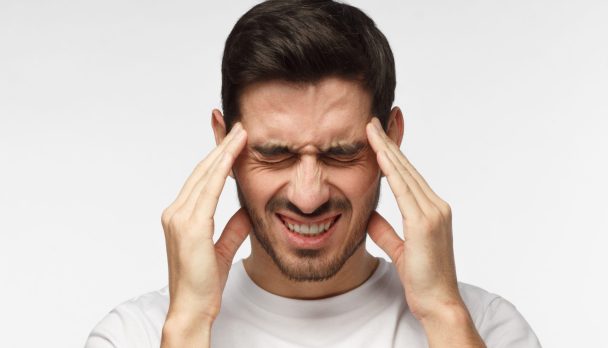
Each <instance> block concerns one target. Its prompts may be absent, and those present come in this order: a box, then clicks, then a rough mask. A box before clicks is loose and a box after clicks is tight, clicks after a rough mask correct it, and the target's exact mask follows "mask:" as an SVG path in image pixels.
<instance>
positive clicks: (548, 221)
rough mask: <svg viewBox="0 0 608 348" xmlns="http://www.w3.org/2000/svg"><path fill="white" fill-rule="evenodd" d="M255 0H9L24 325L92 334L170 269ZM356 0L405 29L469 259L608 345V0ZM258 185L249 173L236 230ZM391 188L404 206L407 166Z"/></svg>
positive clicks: (9, 178) (464, 257) (8, 76)
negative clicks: (163, 220)
mask: <svg viewBox="0 0 608 348" xmlns="http://www.w3.org/2000/svg"><path fill="white" fill-rule="evenodd" d="M254 3H256V2H255V1H230V2H228V1H223V2H201V1H135V0H128V1H125V0H121V1H117V0H110V1H75V0H57V1H40V0H38V1H33V0H20V1H16V0H0V166H1V167H0V168H1V170H0V222H1V225H0V226H1V232H0V236H1V237H0V238H1V239H0V281H1V287H0V291H1V296H0V309H1V311H2V316H1V318H2V319H0V327H2V328H3V329H2V341H3V343H2V345H3V346H7V347H9V346H10V347H42V346H44V347H78V346H82V345H83V344H84V340H85V338H86V336H87V335H88V333H89V332H90V330H91V329H92V327H93V326H94V325H95V324H96V323H97V322H98V321H99V320H100V319H101V318H102V317H103V316H104V315H105V314H106V313H107V312H108V311H110V310H111V309H112V308H113V307H114V306H116V305H117V304H119V303H121V302H123V301H125V300H127V299H129V298H131V297H134V296H137V295H139V294H142V293H144V292H148V291H152V290H155V289H158V288H161V287H163V286H164V285H165V284H166V281H167V267H166V253H165V247H164V237H163V233H162V227H161V225H160V214H161V212H162V210H163V209H164V208H165V207H166V206H168V205H169V204H170V203H171V202H172V200H173V199H174V198H175V196H176V195H177V192H178V191H179V189H180V188H181V186H182V184H183V182H184V181H185V180H186V178H187V177H188V176H189V174H190V172H191V170H192V169H193V168H194V166H195V165H196V163H197V162H198V161H199V160H200V159H202V158H203V157H204V156H205V154H206V153H207V152H209V151H210V150H211V149H212V148H213V146H214V142H213V136H212V132H211V129H210V126H209V125H210V114H211V113H210V111H211V108H213V107H219V106H220V95H219V91H220V60H221V54H222V50H223V43H224V40H225V38H226V36H227V35H228V33H229V31H230V29H231V28H232V25H233V24H234V23H235V21H236V20H237V19H238V17H239V16H240V15H242V14H243V13H244V12H245V11H246V10H247V9H248V8H249V7H251V6H252V5H253V4H254ZM351 3H352V4H354V5H356V6H360V7H361V8H362V9H363V10H365V11H366V12H367V13H368V14H369V15H371V17H372V18H373V19H374V20H375V21H376V23H377V24H378V26H379V27H380V28H381V30H383V32H384V33H385V35H386V36H387V37H388V39H389V42H390V43H391V45H392V48H393V50H394V54H395V58H396V64H397V79H398V87H397V93H396V101H395V104H396V105H400V106H401V107H402V108H403V110H404V112H405V126H406V129H405V139H404V144H403V146H402V150H403V151H404V152H405V154H406V156H408V158H409V159H410V160H411V161H412V163H413V164H414V165H415V166H416V167H417V168H418V170H419V171H420V172H421V173H422V175H423V176H424V177H425V178H426V179H427V181H428V182H429V184H430V185H431V187H432V188H433V189H434V190H435V191H436V192H437V193H438V194H439V195H440V196H441V197H442V198H443V199H444V200H446V201H447V202H449V203H450V204H451V206H452V208H453V212H454V238H455V252H456V258H457V267H458V276H459V279H460V280H461V281H464V282H469V283H472V284H475V285H478V286H480V287H482V288H485V289H487V290H488V291H491V292H495V293H498V294H500V295H502V296H504V297H505V298H507V299H508V300H510V301H511V302H513V303H514V304H515V305H516V306H517V308H518V309H519V310H520V311H521V312H522V313H523V315H524V316H525V317H526V318H527V320H528V321H529V322H530V324H531V325H532V327H533V328H534V329H535V331H536V333H537V334H538V336H539V337H540V339H541V342H542V343H543V345H544V346H547V347H585V346H595V347H598V346H606V344H607V342H606V336H605V335H604V334H603V331H605V328H604V326H605V320H604V316H603V314H604V313H605V311H606V310H607V309H608V306H607V304H608V303H607V302H608V300H607V299H606V295H605V294H606V293H608V286H607V284H606V276H605V265H606V264H608V257H607V256H606V253H605V249H606V242H607V241H608V238H606V233H607V232H608V228H607V227H608V223H607V222H606V216H608V208H607V205H606V194H607V193H608V192H607V191H608V189H607V185H606V177H608V166H607V164H606V158H608V156H607V152H608V141H607V140H606V138H605V133H606V132H607V131H608V122H607V121H606V117H607V116H608V106H607V96H608V46H607V45H606V42H608V40H607V36H608V35H607V33H608V24H607V23H608V21H606V18H608V3H607V2H605V1H599V0H598V1H590V0H583V1H574V0H571V1H555V0H553V1H549V0H533V1H529V0H526V1H523V0H515V1H495V0H488V1H473V0H465V1H448V0H435V1H433V0H431V1H415V2H414V1H382V2H377V1H376V2H374V1H352V2H351ZM237 206H238V203H237V200H236V194H235V190H234V183H233V182H232V181H231V180H229V181H228V183H227V185H226V192H225V193H224V195H223V196H222V198H221V201H220V203H219V207H218V216H217V221H216V225H217V229H218V230H221V228H222V227H223V225H224V224H225V222H226V221H227V219H228V217H229V216H230V215H232V213H233V212H234V211H235V210H236V208H237ZM379 209H380V211H381V213H383V214H384V215H385V216H387V218H388V219H389V221H392V222H393V223H394V224H395V227H396V228H400V227H401V226H400V225H399V221H400V216H399V214H398V210H397V208H396V204H395V203H394V200H393V196H392V194H391V192H390V189H389V188H388V185H385V186H384V188H383V194H382V199H381V205H380V208H379ZM217 234H219V231H218V233H216V235H217ZM248 243H249V242H248V241H246V242H245V244H244V245H243V247H242V248H241V249H240V250H239V253H238V255H237V259H238V258H240V257H243V256H246V255H247V254H248V252H249V245H248ZM368 244H369V247H370V248H371V249H372V250H373V252H374V253H375V254H377V255H384V254H383V253H382V252H381V251H380V250H379V249H378V248H377V247H375V245H373V243H372V242H371V241H369V242H368Z"/></svg>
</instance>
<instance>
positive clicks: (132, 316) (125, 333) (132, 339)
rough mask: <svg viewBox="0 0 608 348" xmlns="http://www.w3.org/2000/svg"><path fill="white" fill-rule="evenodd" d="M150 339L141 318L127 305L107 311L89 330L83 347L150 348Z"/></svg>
mask: <svg viewBox="0 0 608 348" xmlns="http://www.w3.org/2000/svg"><path fill="white" fill-rule="evenodd" d="M150 347H152V344H151V340H150V338H149V334H148V332H146V330H145V327H144V326H142V323H141V319H140V318H138V316H137V313H136V312H134V311H132V310H131V308H129V306H126V305H121V306H118V307H117V308H115V309H114V310H112V311H111V312H110V313H108V314H107V315H106V316H105V317H104V318H103V319H102V320H101V321H100V322H99V323H98V324H97V325H96V326H95V327H94V328H93V330H92V331H91V333H90V334H89V337H88V338H87V341H86V343H85V348H150Z"/></svg>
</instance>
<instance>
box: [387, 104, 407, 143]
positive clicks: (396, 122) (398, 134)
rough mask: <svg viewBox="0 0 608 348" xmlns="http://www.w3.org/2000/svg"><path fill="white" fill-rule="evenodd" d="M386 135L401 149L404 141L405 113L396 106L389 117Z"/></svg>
mask: <svg viewBox="0 0 608 348" xmlns="http://www.w3.org/2000/svg"><path fill="white" fill-rule="evenodd" d="M386 134H387V135H388V137H389V138H391V140H392V141H394V142H395V144H397V146H399V147H401V141H402V140H403V113H402V112H401V109H400V108H399V107H398V106H395V107H394V108H393V109H392V110H391V112H390V114H389V115H388V125H387V128H386Z"/></svg>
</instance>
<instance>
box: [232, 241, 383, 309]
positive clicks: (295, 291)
mask: <svg viewBox="0 0 608 348" xmlns="http://www.w3.org/2000/svg"><path fill="white" fill-rule="evenodd" d="M250 240H251V255H249V257H248V258H246V259H244V260H243V265H244V266H245V271H247V274H248V275H249V277H250V278H251V280H252V281H253V282H254V283H256V284H257V285H258V286H259V287H261V288H262V289H264V290H266V291H268V292H270V293H272V294H275V295H278V296H282V297H287V298H293V299H303V300H304V299H305V300H313V299H321V298H326V297H331V296H336V295H339V294H342V293H345V292H348V291H350V290H352V289H354V288H356V287H358V286H359V285H361V284H363V283H364V282H365V281H366V280H367V279H369V277H371V275H372V274H373V273H374V271H375V270H376V267H377V266H378V264H379V262H378V259H377V258H376V257H374V256H372V255H371V254H369V253H368V252H367V250H366V249H365V243H361V245H360V246H359V248H358V249H357V250H356V251H355V253H353V255H352V256H351V257H350V258H349V259H348V260H347V261H346V262H345V263H344V266H342V268H341V269H340V271H338V273H336V274H335V275H334V276H333V277H331V278H330V279H327V280H324V281H318V282H298V281H294V280H290V279H288V278H287V277H286V276H285V275H283V273H282V272H281V270H280V269H279V268H278V267H277V265H276V264H275V263H274V261H273V260H272V258H271V257H270V256H269V255H268V254H267V253H266V251H264V250H263V249H262V247H261V245H259V244H258V243H257V240H255V237H253V236H251V237H250Z"/></svg>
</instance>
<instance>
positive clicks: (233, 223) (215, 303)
mask: <svg viewBox="0 0 608 348" xmlns="http://www.w3.org/2000/svg"><path fill="white" fill-rule="evenodd" d="M246 141H247V134H246V132H245V130H244V129H243V127H242V126H241V124H240V123H236V124H235V125H234V126H233V127H232V130H231V131H230V133H229V134H228V135H227V136H226V137H225V138H224V139H223V140H222V142H221V143H220V144H219V145H218V146H217V147H216V148H215V149H214V150H213V151H212V152H211V153H209V155H207V157H206V158H205V159H204V160H203V161H201V162H200V163H199V164H198V165H197V166H196V168H195V169H194V171H193V172H192V174H191V175H190V177H189V178H188V180H187V181H186V183H185V184H184V187H183V188H182V190H181V191H180V192H179V194H178V196H177V198H176V199H175V201H174V202H173V203H172V204H171V205H170V206H169V207H167V208H166V209H165V210H164V211H163V214H162V219H161V221H162V225H163V229H164V232H165V241H166V247H167V259H168V264H169V299H170V302H169V310H168V313H167V318H166V320H165V325H164V327H163V337H162V342H161V346H162V347H169V346H182V347H185V346H199V347H200V346H205V345H206V344H209V343H208V342H209V341H208V340H209V331H210V329H211V324H212V323H213V321H214V320H215V318H216V317H217V315H218V314H219V311H220V304H221V299H222V293H223V290H224V286H225V285H226V280H227V278H228V272H229V270H230V267H231V265H232V259H233V258H234V254H235V253H236V251H237V249H238V248H239V246H240V245H241V244H242V243H243V241H244V240H245V238H247V235H248V234H249V231H250V230H251V222H250V220H249V216H248V215H247V212H246V211H245V210H244V209H242V208H241V209H240V210H238V211H237V212H236V213H235V214H234V215H233V216H232V218H230V220H229V221H228V223H227V224H226V227H225V228H224V231H223V232H222V235H221V236H220V238H219V239H218V241H217V243H215V245H214V244H213V230H214V219H213V216H214V214H215V209H216V207H217V203H218V200H219V197H220V194H221V192H222V189H223V187H224V183H225V182H226V177H227V176H228V175H229V173H230V170H231V168H232V165H233V163H234V160H235V159H236V158H237V156H238V155H239V153H240V152H241V151H242V150H243V148H244V146H245V143H246ZM205 341H206V342H205Z"/></svg>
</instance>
